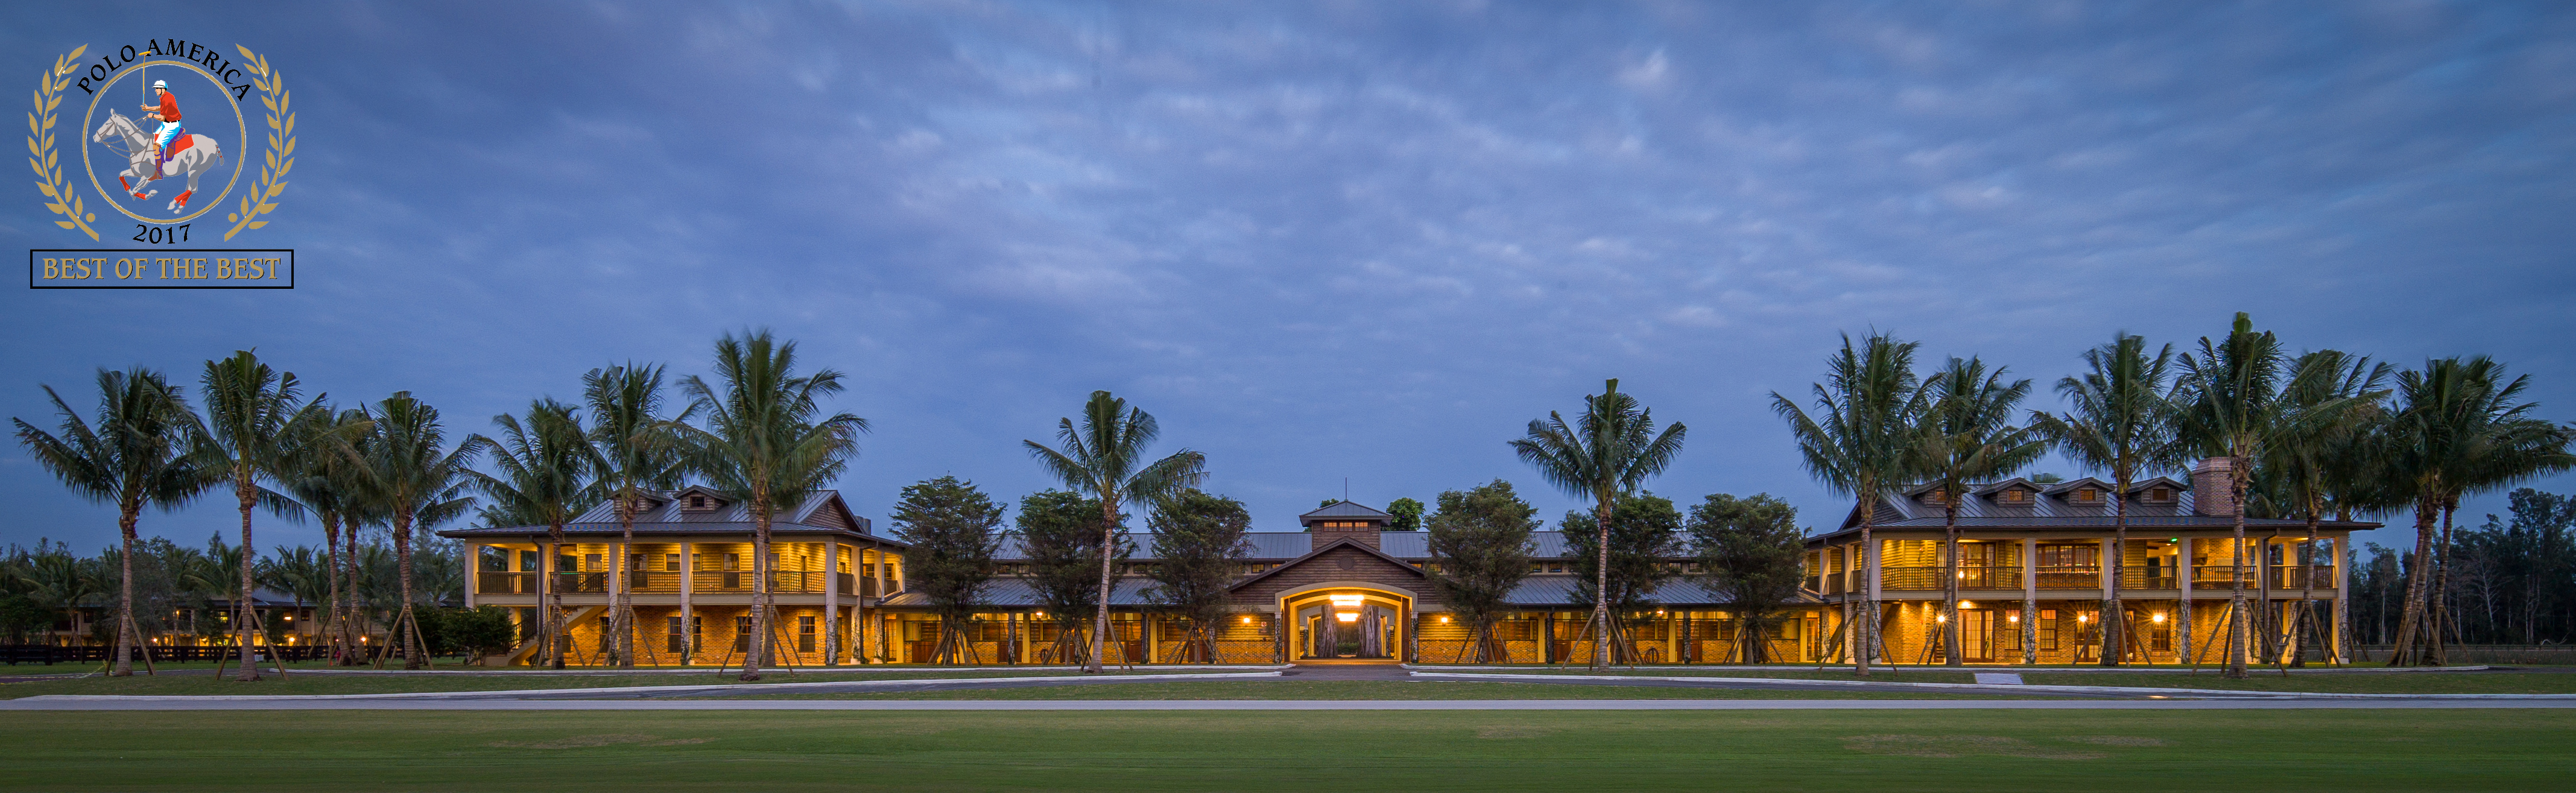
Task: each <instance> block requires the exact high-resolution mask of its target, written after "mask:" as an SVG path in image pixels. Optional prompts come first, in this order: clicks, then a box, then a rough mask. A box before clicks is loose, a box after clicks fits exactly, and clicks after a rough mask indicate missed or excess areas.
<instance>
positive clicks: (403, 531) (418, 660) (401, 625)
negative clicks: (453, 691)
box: [393, 509, 429, 670]
mask: <svg viewBox="0 0 2576 793" xmlns="http://www.w3.org/2000/svg"><path fill="white" fill-rule="evenodd" d="M394 567H395V568H396V569H397V570H399V571H400V574H399V575H398V576H397V578H399V579H400V580H401V582H402V586H401V588H400V590H401V592H402V606H401V607H400V608H399V609H398V610H397V611H395V612H394V613H395V614H396V615H397V616H396V617H395V619H394V626H393V628H394V641H398V642H401V643H402V648H403V669H406V670H411V669H425V668H428V666H429V658H428V656H426V655H424V654H423V653H422V650H423V648H422V647H421V646H420V642H419V640H418V634H419V630H418V629H417V628H415V627H413V626H414V625H417V624H418V623H417V622H416V620H415V618H413V617H412V616H411V510H408V509H403V510H396V511H395V512H394Z"/></svg>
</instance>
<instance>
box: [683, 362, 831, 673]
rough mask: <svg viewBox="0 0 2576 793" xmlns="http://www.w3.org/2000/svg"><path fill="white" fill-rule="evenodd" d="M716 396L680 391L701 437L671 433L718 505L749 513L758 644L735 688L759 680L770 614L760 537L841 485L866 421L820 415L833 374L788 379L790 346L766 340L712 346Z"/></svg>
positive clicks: (688, 384)
mask: <svg viewBox="0 0 2576 793" xmlns="http://www.w3.org/2000/svg"><path fill="white" fill-rule="evenodd" d="M715 364H716V374H717V376H718V377H719V378H721V379H722V380H723V382H724V389H723V390H722V391H719V390H717V389H716V387H715V386H712V385H709V384H708V383H707V382H706V381H705V380H703V379H700V378H699V377H698V376H697V375H690V376H688V377H686V378H683V379H682V380H681V381H680V389H681V390H682V391H683V392H686V393H687V394H688V395H689V403H690V409H691V410H694V411H696V412H697V413H698V414H699V415H701V416H703V417H704V421H705V422H706V424H707V426H706V428H705V429H700V428H697V427H692V426H688V425H679V429H680V431H681V432H682V434H683V437H685V438H686V439H687V441H688V444H689V446H690V451H689V456H690V459H691V461H692V463H691V466H690V467H691V468H693V469H695V470H697V471H698V472H699V473H700V474H701V475H703V476H705V477H706V478H707V480H708V481H709V482H710V483H712V484H713V485H714V486H715V488H716V489H717V490H719V491H722V492H723V493H724V494H725V496H726V497H727V498H730V499H734V500H736V501H739V502H741V503H743V504H745V505H747V506H748V507H749V508H750V511H751V519H752V549H751V550H752V554H751V557H752V563H751V564H752V573H753V581H754V583H753V585H752V607H751V633H752V635H753V636H758V637H764V638H762V639H759V640H755V641H753V642H752V643H751V644H749V645H747V646H748V647H750V648H751V650H750V651H749V652H748V653H746V654H745V656H744V658H743V668H742V680H743V681H744V682H751V681H756V680H759V679H760V667H761V664H763V663H765V662H766V661H767V658H766V656H767V655H768V651H767V647H768V643H767V642H768V640H767V639H766V638H765V637H767V636H769V620H770V619H771V618H772V617H773V615H772V614H771V613H770V612H771V605H770V603H771V591H770V590H771V584H772V582H771V581H770V578H771V573H770V569H769V527H770V524H771V523H772V522H773V521H775V520H776V519H777V517H778V511H779V510H780V509H783V508H794V507H795V506H796V505H798V504H801V503H804V501H805V499H806V497H808V496H810V495H812V494H813V493H814V491H816V490H820V489H822V488H823V487H824V486H825V485H828V484H830V483H831V482H832V481H833V480H835V479H838V478H840V476H841V471H842V470H843V469H844V468H846V467H848V465H849V460H850V458H852V457H856V456H858V452H859V434H860V433H863V432H866V431H867V430H868V421H867V419H863V418H859V417H858V416H855V415H852V414H849V413H833V414H830V415H825V414H824V413H823V406H822V398H823V397H826V396H830V395H832V394H837V393H840V392H841V388H842V386H841V373H840V372H836V371H833V370H830V369H822V370H817V371H816V372H814V373H813V374H810V375H800V374H797V373H796V343H795V342H792V341H779V340H778V339H777V338H776V337H774V336H772V335H770V332H769V331H767V330H760V331H754V332H751V333H748V334H746V335H745V336H743V337H741V338H736V337H734V336H733V335H731V334H727V335H726V336H725V337H724V338H723V339H720V340H718V341H717V342H716V360H715Z"/></svg>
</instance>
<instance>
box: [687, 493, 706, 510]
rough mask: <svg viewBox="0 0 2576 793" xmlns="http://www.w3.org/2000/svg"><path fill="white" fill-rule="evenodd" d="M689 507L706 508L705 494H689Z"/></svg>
mask: <svg viewBox="0 0 2576 793" xmlns="http://www.w3.org/2000/svg"><path fill="white" fill-rule="evenodd" d="M689 508H690V509H706V508H707V497H706V496H690V497H689Z"/></svg>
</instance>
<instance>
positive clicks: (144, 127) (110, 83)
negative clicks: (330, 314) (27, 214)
mask: <svg viewBox="0 0 2576 793" xmlns="http://www.w3.org/2000/svg"><path fill="white" fill-rule="evenodd" d="M88 49H89V48H88V47H87V46H82V47H80V48H79V49H75V50H72V51H71V53H70V54H67V55H64V56H62V57H60V58H57V59H55V61H54V67H53V68H52V69H50V70H47V71H46V73H45V77H44V80H43V82H42V83H41V84H40V85H38V86H37V91H36V107H35V111H36V112H34V113H32V114H30V115H29V117H28V121H29V125H28V126H29V133H30V134H29V136H28V138H27V147H28V150H29V152H30V153H33V154H34V155H36V156H35V159H34V160H33V164H34V165H35V167H36V172H37V175H38V176H39V177H41V179H40V180H39V181H38V182H37V188H38V189H39V190H40V191H42V192H43V193H44V196H45V198H46V203H45V208H46V209H47V210H49V211H51V212H53V213H54V214H56V215H59V216H61V217H62V218H63V219H61V220H56V221H54V225H57V226H61V227H63V228H67V229H73V230H77V231H80V232H83V233H85V234H88V235H89V237H90V238H91V239H98V238H99V234H98V231H97V230H96V229H95V228H93V226H94V224H96V223H97V222H98V210H96V208H95V205H94V204H92V203H91V202H90V200H89V198H88V197H87V196H84V195H81V194H80V193H81V191H79V190H78V185H79V182H76V181H74V179H73V178H67V176H66V174H65V173H64V167H63V166H64V165H65V164H66V163H65V162H64V161H65V160H70V159H72V158H70V157H66V156H64V155H65V154H66V152H64V151H62V149H63V148H66V147H78V148H79V149H80V152H79V154H80V156H79V158H78V162H79V163H80V168H81V170H82V171H84V172H85V174H86V176H87V178H86V179H82V180H80V181H85V182H87V186H88V188H89V193H90V194H91V195H95V196H97V200H98V201H99V202H101V203H105V204H106V205H107V206H108V207H110V208H112V209H113V210H115V211H116V212H119V213H122V214H124V215H125V216H126V217H129V218H132V219H134V221H135V222H136V223H139V224H143V225H144V226H146V227H169V228H170V229H171V230H174V231H175V230H178V229H177V227H179V226H182V225H190V226H196V225H197V224H198V222H199V218H201V217H202V216H205V215H206V214H208V213H210V212H213V211H215V210H217V209H223V210H225V214H224V222H225V225H226V227H227V228H226V229H225V230H224V233H223V238H224V239H226V240H229V239H232V238H233V236H234V235H237V234H240V233H241V232H243V231H246V230H250V229H256V228H260V227H263V226H266V225H268V221H267V220H265V219H263V218H262V216H264V215H267V214H269V213H270V212H272V211H274V210H275V209H276V208H277V198H278V195H279V194H280V193H282V192H284V191H285V189H286V180H285V177H286V174H287V172H288V171H289V170H291V169H293V168H294V167H295V114H294V112H293V109H292V107H291V106H290V105H289V99H290V97H289V95H288V93H287V91H286V88H285V86H284V84H283V82H282V80H281V79H280V77H279V75H278V73H277V72H276V70H274V69H271V68H270V67H269V65H268V61H267V59H266V58H263V57H260V56H259V55H258V54H257V53H254V52H251V51H250V49H249V48H247V47H238V46H237V47H235V48H234V49H235V50H237V51H238V52H239V58H238V59H235V58H234V57H233V56H232V55H229V54H226V53H222V52H220V51H218V50H217V49H215V48H210V47H206V46H204V45H202V44H193V43H189V42H186V41H183V40H177V39H164V40H160V41H149V42H145V43H144V44H142V45H135V46H126V47H121V48H119V49H117V51H115V52H114V53H102V54H100V55H97V56H95V57H92V58H88V59H84V58H83V57H82V56H83V54H84V53H85V52H87V51H88ZM65 99H72V100H74V101H75V102H78V103H79V104H78V105H76V106H77V107H79V108H80V109H79V111H78V112H79V113H80V114H81V115H79V116H78V117H76V122H75V123H76V124H77V128H76V129H64V130H59V131H58V130H57V129H56V125H57V124H58V123H59V122H60V121H63V120H65V119H64V116H66V115H68V114H67V113H66V112H65V111H67V110H70V109H71V108H65V107H63V105H64V104H65V102H64V100H65ZM254 102H255V103H257V104H255V105H254V104H252V103H254ZM253 118H258V119H259V120H260V122H261V123H259V124H253V123H252V119H253ZM261 128H265V130H266V132H267V134H266V135H263V136H260V137H252V135H251V133H250V130H252V129H261ZM254 165H257V166H258V167H257V168H256V169H253V168H252V166H254ZM208 225H211V224H208ZM208 230H211V229H208V228H205V227H204V226H198V228H197V229H196V231H198V232H203V231H208ZM159 231H160V229H159V228H153V229H152V231H151V234H150V236H152V237H153V239H151V240H148V241H154V242H158V241H160V234H159ZM138 238H141V237H138Z"/></svg>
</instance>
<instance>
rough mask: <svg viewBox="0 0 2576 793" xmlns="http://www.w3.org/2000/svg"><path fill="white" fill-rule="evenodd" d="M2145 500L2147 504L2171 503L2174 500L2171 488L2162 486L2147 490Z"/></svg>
mask: <svg viewBox="0 0 2576 793" xmlns="http://www.w3.org/2000/svg"><path fill="white" fill-rule="evenodd" d="M2145 500H2146V502H2147V503H2149V504H2163V503H2167V502H2171V501H2173V500H2174V491H2173V488H2170V487H2162V486H2158V487H2150V488H2147V497H2146V499H2145Z"/></svg>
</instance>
